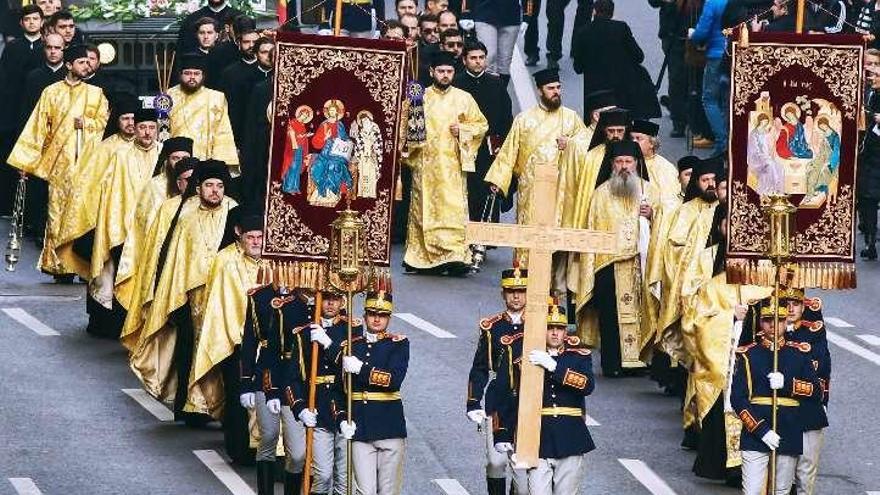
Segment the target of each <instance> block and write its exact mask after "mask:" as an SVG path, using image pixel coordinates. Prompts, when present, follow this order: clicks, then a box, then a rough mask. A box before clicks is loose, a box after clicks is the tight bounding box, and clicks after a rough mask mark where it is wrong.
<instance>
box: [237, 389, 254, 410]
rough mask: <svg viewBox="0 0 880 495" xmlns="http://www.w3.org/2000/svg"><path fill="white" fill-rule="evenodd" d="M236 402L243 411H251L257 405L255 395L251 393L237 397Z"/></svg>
mask: <svg viewBox="0 0 880 495" xmlns="http://www.w3.org/2000/svg"><path fill="white" fill-rule="evenodd" d="M238 402H240V403H241V407H243V408H245V409H253V408H254V405H255V404H256V403H257V395H256V394H255V393H253V392H246V393H244V394H241V395H239V396H238Z"/></svg>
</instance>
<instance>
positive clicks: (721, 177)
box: [715, 164, 727, 184]
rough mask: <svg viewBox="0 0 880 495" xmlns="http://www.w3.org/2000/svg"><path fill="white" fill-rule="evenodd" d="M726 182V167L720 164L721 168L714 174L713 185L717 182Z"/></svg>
mask: <svg viewBox="0 0 880 495" xmlns="http://www.w3.org/2000/svg"><path fill="white" fill-rule="evenodd" d="M726 180H727V167H725V166H724V164H722V165H721V168H719V169H718V171H717V172H715V184H718V183H719V182H724V181H726Z"/></svg>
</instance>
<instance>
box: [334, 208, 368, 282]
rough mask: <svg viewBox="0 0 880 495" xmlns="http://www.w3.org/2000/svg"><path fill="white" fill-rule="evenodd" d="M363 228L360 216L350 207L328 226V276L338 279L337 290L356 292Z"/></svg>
mask: <svg viewBox="0 0 880 495" xmlns="http://www.w3.org/2000/svg"><path fill="white" fill-rule="evenodd" d="M364 227H365V224H364V221H363V220H362V219H361V217H360V214H359V213H358V212H356V211H354V210H352V209H351V205H348V207H346V209H345V210H343V211H340V212H339V216H338V217H337V218H336V220H334V221H333V223H331V224H330V276H331V277H336V278H337V279H338V281H339V285H340V286H339V287H337V288H338V289H341V290H343V291H345V290H349V289H348V287H352V289H353V290H356V289H355V288H354V287H355V286H356V285H357V282H358V279H359V278H361V274H362V273H363V264H362V262H361V258H362V257H363V254H364ZM333 285H334V286H335V285H336V284H333Z"/></svg>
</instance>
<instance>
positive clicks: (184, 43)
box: [177, 0, 241, 53]
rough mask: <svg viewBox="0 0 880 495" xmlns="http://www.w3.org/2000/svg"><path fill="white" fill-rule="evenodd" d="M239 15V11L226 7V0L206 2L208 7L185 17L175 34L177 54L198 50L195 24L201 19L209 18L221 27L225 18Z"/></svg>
mask: <svg viewBox="0 0 880 495" xmlns="http://www.w3.org/2000/svg"><path fill="white" fill-rule="evenodd" d="M237 15H241V11H240V10H238V9H235V8H233V7H231V6H229V5H228V2H227V1H226V0H208V5H205V6H204V7H202V8H200V9H199V10H197V11H195V12H193V13H192V14H190V15H188V16H186V18H184V19H183V22H182V23H181V25H180V31H179V32H178V34H177V53H191V52H194V51H196V50H197V49H198V47H199V43H198V40H196V23H197V22H198V21H199V19H201V18H202V17H210V18H211V19H214V20H215V21H217V25H218V26H223V25H225V23H226V19H227V18H231V17H235V16H237Z"/></svg>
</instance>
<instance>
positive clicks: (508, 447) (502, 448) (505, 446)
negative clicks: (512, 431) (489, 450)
mask: <svg viewBox="0 0 880 495" xmlns="http://www.w3.org/2000/svg"><path fill="white" fill-rule="evenodd" d="M495 450H497V451H498V452H499V453H501V454H506V453H508V452H513V444H512V443H510V442H498V443H496V444H495Z"/></svg>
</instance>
